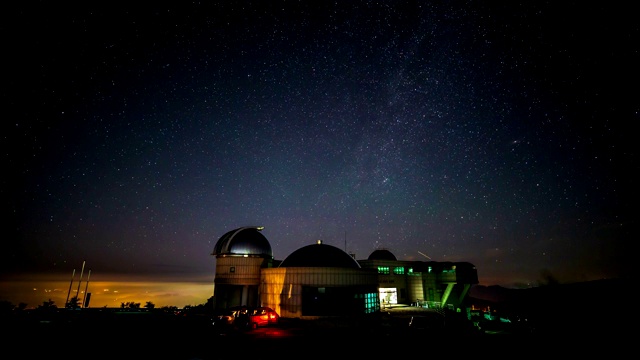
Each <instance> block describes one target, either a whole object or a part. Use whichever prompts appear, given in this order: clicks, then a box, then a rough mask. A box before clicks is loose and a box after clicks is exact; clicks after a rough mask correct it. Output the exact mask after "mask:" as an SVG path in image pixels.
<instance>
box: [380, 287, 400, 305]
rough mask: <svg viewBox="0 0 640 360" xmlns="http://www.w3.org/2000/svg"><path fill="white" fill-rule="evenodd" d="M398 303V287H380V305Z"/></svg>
mask: <svg viewBox="0 0 640 360" xmlns="http://www.w3.org/2000/svg"><path fill="white" fill-rule="evenodd" d="M397 303H398V289H396V288H380V307H385V306H389V305H396V304H397Z"/></svg>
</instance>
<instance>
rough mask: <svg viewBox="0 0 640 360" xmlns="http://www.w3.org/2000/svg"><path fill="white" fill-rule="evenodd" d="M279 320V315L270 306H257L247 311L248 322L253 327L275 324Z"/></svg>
mask: <svg viewBox="0 0 640 360" xmlns="http://www.w3.org/2000/svg"><path fill="white" fill-rule="evenodd" d="M279 320H280V315H278V313H277V312H275V311H274V310H273V309H272V308H270V307H264V306H263V307H257V308H253V309H250V311H249V324H250V326H251V328H253V329H255V328H257V327H260V326H269V325H275V324H277V323H278V321H279Z"/></svg>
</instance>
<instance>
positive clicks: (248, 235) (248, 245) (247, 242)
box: [211, 226, 273, 258]
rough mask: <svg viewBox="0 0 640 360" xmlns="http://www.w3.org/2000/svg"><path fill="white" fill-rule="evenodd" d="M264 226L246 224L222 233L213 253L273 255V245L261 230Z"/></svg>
mask: <svg viewBox="0 0 640 360" xmlns="http://www.w3.org/2000/svg"><path fill="white" fill-rule="evenodd" d="M262 229H264V227H262V226H245V227H241V228H238V229H234V230H231V231H229V232H227V233H226V234H224V235H222V237H220V239H218V242H217V243H216V246H215V248H213V253H212V254H211V255H254V256H264V257H271V258H272V257H273V252H272V251H271V245H270V244H269V241H268V240H267V238H266V237H264V235H262V234H261V233H260V231H261V230H262Z"/></svg>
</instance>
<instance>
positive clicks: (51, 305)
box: [37, 299, 58, 310]
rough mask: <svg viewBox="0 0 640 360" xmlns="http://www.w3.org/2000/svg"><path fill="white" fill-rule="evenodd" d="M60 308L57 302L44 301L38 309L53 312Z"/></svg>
mask: <svg viewBox="0 0 640 360" xmlns="http://www.w3.org/2000/svg"><path fill="white" fill-rule="evenodd" d="M57 308H58V306H57V305H56V302H55V301H53V300H51V299H49V300H48V301H43V302H42V305H38V307H37V309H40V310H53V309H57Z"/></svg>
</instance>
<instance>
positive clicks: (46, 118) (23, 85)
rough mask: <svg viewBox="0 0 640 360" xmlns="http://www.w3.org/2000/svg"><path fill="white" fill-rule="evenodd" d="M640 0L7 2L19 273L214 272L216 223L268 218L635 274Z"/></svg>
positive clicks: (287, 232)
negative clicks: (634, 0)
mask: <svg viewBox="0 0 640 360" xmlns="http://www.w3.org/2000/svg"><path fill="white" fill-rule="evenodd" d="M185 3H186V2H185ZM125 4H126V3H125ZM636 14H637V13H636V12H635V11H632V9H631V3H627V5H623V4H622V3H615V4H614V3H612V2H597V3H594V2H590V3H585V2H578V1H564V2H563V1H560V2H557V1H523V2H511V1H508V2H500V1H436V2H430V1H335V2H334V1H322V2H320V1H212V2H208V1H204V2H202V3H200V2H193V3H186V4H181V5H174V6H171V5H166V4H165V5H152V6H150V7H144V8H143V7H141V6H137V7H135V8H134V7H127V6H116V5H115V4H113V3H111V2H109V3H106V4H104V5H95V4H92V5H90V6H88V7H87V5H85V4H81V6H80V7H75V5H73V6H72V5H64V6H60V5H59V4H54V3H51V2H41V3H36V4H29V5H26V4H19V5H14V4H7V5H5V7H4V9H3V12H2V21H1V22H0V27H1V30H2V31H1V33H2V35H1V36H2V47H3V54H4V55H3V57H2V63H3V66H2V68H3V76H2V95H1V99H2V100H1V101H2V105H3V106H2V108H3V113H4V116H3V122H2V128H3V131H2V138H1V139H2V141H1V144H2V153H1V155H2V168H3V174H4V175H2V177H0V179H1V184H2V187H1V189H0V191H1V200H2V211H3V218H4V219H5V222H4V226H5V230H7V231H6V236H5V237H4V240H3V251H2V252H0V253H1V257H0V263H1V268H0V269H1V270H2V278H3V279H4V280H7V279H11V277H12V276H17V275H21V276H23V275H25V274H34V276H35V274H52V273H57V274H64V276H65V277H64V279H66V278H67V277H68V276H70V275H71V271H72V270H73V269H76V271H78V272H79V271H80V267H81V265H82V262H83V261H86V264H87V269H88V268H91V269H92V276H95V275H96V274H102V276H103V277H104V274H113V276H116V275H118V276H123V275H124V276H132V277H133V276H142V277H147V278H154V279H164V278H171V279H178V281H181V279H184V280H185V281H190V280H192V279H197V278H212V277H213V273H214V271H215V258H214V257H213V256H212V255H211V253H212V251H213V248H214V245H215V243H216V241H217V240H218V239H219V238H220V237H221V236H222V235H223V234H224V233H226V232H227V231H229V230H232V229H235V228H238V227H242V226H253V225H255V226H264V227H265V228H264V230H263V231H262V233H263V235H264V236H265V237H266V238H267V239H268V240H269V242H270V243H271V246H272V248H273V254H274V257H275V258H276V259H279V260H283V259H284V258H286V257H287V256H288V255H289V254H291V253H292V252H293V251H295V250H296V249H298V248H300V247H302V246H305V245H309V244H311V243H314V242H315V241H316V240H322V241H323V242H324V243H325V244H330V245H334V246H336V247H339V248H341V249H344V250H346V251H347V252H349V253H354V254H355V256H356V259H365V258H367V257H368V256H369V254H370V253H371V252H372V251H374V250H376V249H379V248H385V249H388V250H390V251H391V252H392V253H393V254H395V255H396V257H397V258H398V259H401V260H425V261H427V260H434V261H466V262H470V263H472V264H474V265H475V266H476V267H477V269H478V276H479V280H480V284H483V285H494V284H497V285H503V286H508V287H514V286H515V287H519V286H534V285H536V284H540V283H544V282H545V281H550V280H557V281H559V282H561V283H569V282H576V281H588V280H594V279H601V278H611V277H619V276H623V275H625V272H626V271H628V270H629V269H630V263H631V256H630V255H631V246H630V241H631V239H632V238H633V239H634V240H637V238H638V236H637V228H638V227H637V221H636V218H635V217H633V218H632V209H634V210H635V208H634V207H632V204H635V203H636V201H635V199H634V198H635V197H636V193H637V190H636V187H635V181H634V180H635V178H636V175H635V172H636V171H637V170H638V164H637V160H636V149H637V144H636V145H635V146H632V142H635V141H636V138H637V136H636V134H635V132H633V130H632V126H633V124H634V123H637V122H638V121H639V120H640V101H639V99H640V94H639V90H638V83H639V81H638V80H640V79H639V76H638V65H639V64H640V61H639V60H640V56H639V54H640V52H639V49H640V46H639V44H640V41H639V37H638V34H639V26H638V24H639V23H638V20H637V16H636ZM633 213H636V211H633ZM85 271H86V270H85ZM76 274H77V273H76ZM85 276H86V272H85ZM203 300H204V299H203Z"/></svg>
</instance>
